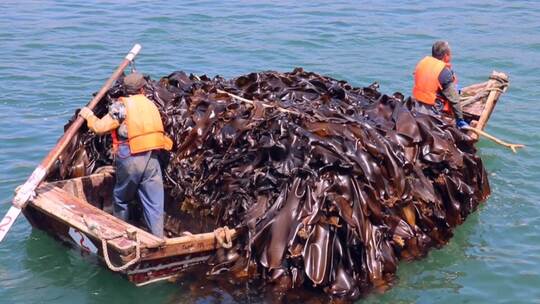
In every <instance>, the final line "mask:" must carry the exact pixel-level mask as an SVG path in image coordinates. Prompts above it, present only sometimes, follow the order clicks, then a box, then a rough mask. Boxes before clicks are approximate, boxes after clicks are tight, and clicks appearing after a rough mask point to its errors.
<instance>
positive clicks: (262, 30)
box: [0, 0, 540, 303]
mask: <svg viewBox="0 0 540 304" xmlns="http://www.w3.org/2000/svg"><path fill="white" fill-rule="evenodd" d="M0 12H1V13H0V92H1V96H0V212H1V213H2V215H3V214H4V212H6V211H7V209H8V208H9V206H10V200H11V198H12V193H13V189H14V188H15V187H16V186H17V185H19V184H21V183H23V182H24V181H25V179H26V178H27V177H28V175H29V174H30V172H31V171H32V170H33V168H34V167H35V166H36V165H37V164H38V163H39V162H40V160H41V159H42V158H43V157H44V156H45V154H46V153H47V152H48V151H49V149H50V148H51V147H52V146H53V145H54V143H55V141H56V140H57V139H58V138H59V136H60V135H61V133H62V131H63V125H64V123H65V122H66V121H67V119H68V118H69V117H70V116H71V115H72V113H73V111H74V110H75V109H76V108H78V107H80V106H81V105H83V104H86V103H87V102H88V100H89V98H90V96H91V94H92V93H93V92H95V91H97V90H98V89H99V87H100V86H101V84H102V83H103V82H104V80H105V79H106V78H107V77H108V76H109V74H110V73H111V72H112V71H113V69H114V68H115V67H116V65H117V64H118V63H119V61H120V60H121V58H122V57H123V55H124V54H125V53H126V52H127V50H129V49H130V47H131V46H132V45H133V44H134V43H136V42H137V43H141V44H142V45H143V50H142V52H141V53H140V55H139V57H138V59H137V68H138V69H139V70H140V71H143V72H144V73H147V74H150V75H151V76H152V77H153V78H158V77H161V76H164V75H167V74H168V73H170V72H172V71H175V70H180V69H181V70H185V71H187V72H191V73H195V74H207V75H209V76H213V75H216V74H220V75H222V76H225V77H233V76H238V75H241V74H245V73H249V72H252V71H261V70H270V69H271V70H279V71H290V70H292V69H293V68H294V67H297V66H301V67H304V68H305V69H306V70H311V71H314V72H318V73H321V74H326V75H330V76H332V77H335V78H339V79H345V80H347V81H349V82H351V83H352V84H353V85H356V86H366V85H369V84H370V83H372V82H373V81H378V82H379V83H380V84H381V91H383V92H385V93H393V92H394V91H401V92H403V93H405V94H407V95H408V94H409V93H410V88H411V82H412V70H413V68H414V65H415V64H416V62H417V60H419V59H420V58H421V57H422V56H424V55H426V54H428V53H429V51H430V47H431V44H432V43H433V42H434V41H435V40H437V39H446V40H449V41H450V42H451V45H452V47H453V53H454V67H455V70H456V71H457V73H458V74H459V80H460V83H461V85H467V84H471V83H476V82H480V81H484V80H485V79H486V78H487V77H488V76H489V74H490V73H491V71H492V70H500V71H503V72H506V73H507V74H509V75H510V77H511V84H510V88H509V90H508V92H507V93H506V94H505V96H504V97H503V98H502V100H501V102H500V103H499V104H498V106H497V108H496V112H495V113H494V114H493V116H492V119H491V121H490V123H489V126H488V128H487V130H488V131H489V132H491V133H493V134H494V135H496V136H500V137H502V138H507V139H509V140H512V141H516V142H522V143H525V144H526V145H527V147H526V148H525V149H524V150H522V151H520V152H519V153H518V154H512V153H511V152H510V151H509V150H505V149H503V148H501V147H499V146H496V145H495V144H493V143H491V142H487V141H481V142H480V144H479V148H480V152H479V153H480V154H481V156H482V159H483V160H484V162H485V165H486V168H487V170H488V172H489V177H490V183H491V186H492V192H493V194H492V196H491V197H490V199H489V200H488V201H487V203H486V204H485V205H483V206H482V207H481V208H480V209H479V210H478V211H477V212H476V213H474V214H473V215H471V216H470V217H469V219H468V220H467V222H466V223H465V224H464V225H462V226H461V227H459V229H457V230H456V234H455V237H454V238H453V239H452V240H451V241H450V243H449V244H448V245H447V246H446V247H444V248H443V249H441V250H434V251H432V252H431V253H430V254H429V255H428V257H427V258H425V259H423V260H421V261H415V262H411V263H401V264H400V268H399V272H398V276H399V280H398V281H397V282H396V285H395V286H394V288H393V289H391V290H390V291H388V292H386V293H385V294H372V295H369V296H368V297H367V298H365V299H362V300H360V302H368V303H435V302H436V303H540V233H539V228H538V227H540V204H539V202H538V201H537V197H538V195H539V194H540V189H539V179H540V166H539V164H538V160H539V159H538V152H539V144H538V141H539V139H540V135H539V132H540V127H539V124H538V117H539V114H540V111H539V110H538V108H539V102H538V101H539V97H538V96H539V95H540V77H539V75H540V72H539V71H540V35H539V33H540V3H539V2H537V1H499V0H492V1H481V0H474V1H444V2H443V1H440V2H439V1H434V2H429V3H428V2H426V1H403V0H399V1H388V2H383V1H332V2H327V1H321V0H317V1H309V2H308V1H306V2H301V1H278V2H271V1H239V2H228V1H166V2H157V1H126V0H121V1H67V0H66V1H47V0H44V1H6V0H4V1H1V2H0ZM206 288H207V289H208V291H207V292H206V294H205V296H200V295H199V294H200V293H196V292H194V290H193V288H192V287H191V285H190V284H187V283H181V282H180V283H176V284H173V283H160V284H157V285H151V286H147V287H143V288H136V287H134V286H133V285H131V284H130V283H129V282H127V281H126V280H125V279H123V278H121V277H120V276H118V275H115V274H113V273H111V272H109V271H107V270H105V269H103V268H101V267H99V266H98V265H97V264H96V263H95V262H94V261H93V260H92V259H90V258H88V257H84V256H81V255H80V253H79V252H78V251H75V250H72V249H68V248H66V247H64V246H62V245H61V244H59V243H58V242H56V241H55V240H53V239H52V238H50V237H49V236H47V235H46V234H44V233H42V232H40V231H32V229H31V227H30V225H29V224H28V222H27V221H26V219H24V218H22V217H21V218H19V220H18V221H17V222H16V224H15V225H14V226H13V228H12V230H11V232H10V233H9V235H8V236H7V239H6V240H4V241H3V242H2V243H1V244H0V303H192V302H198V303H220V302H227V303H236V302H240V303H244V302H260V301H263V298H260V297H257V296H254V297H252V295H254V294H255V295H256V294H257V291H256V290H254V289H250V286H246V287H245V289H244V290H243V291H238V292H234V293H232V292H230V291H226V290H222V289H220V288H219V287H217V285H216V286H213V285H208V286H207V287H206ZM253 288H255V287H253ZM243 292H245V293H246V295H242V294H243ZM248 294H249V296H248Z"/></svg>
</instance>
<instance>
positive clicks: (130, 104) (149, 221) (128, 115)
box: [79, 73, 172, 237]
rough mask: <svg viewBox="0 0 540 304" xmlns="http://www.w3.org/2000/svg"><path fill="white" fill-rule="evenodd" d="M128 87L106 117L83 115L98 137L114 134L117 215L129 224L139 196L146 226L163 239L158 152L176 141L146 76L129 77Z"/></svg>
mask: <svg viewBox="0 0 540 304" xmlns="http://www.w3.org/2000/svg"><path fill="white" fill-rule="evenodd" d="M124 85H125V88H126V93H127V97H120V98H119V99H118V101H116V102H114V103H113V104H112V105H111V106H110V108H109V113H108V114H107V115H105V116H104V117H103V118H101V119H99V118H97V117H96V116H95V115H94V113H93V112H92V111H91V110H90V109H88V108H87V107H84V108H82V109H81V111H80V113H79V115H81V116H82V117H83V118H85V119H86V121H87V125H88V128H89V129H90V130H92V131H93V132H95V133H96V134H105V133H108V132H111V135H112V138H113V150H114V155H115V160H114V163H115V167H116V184H115V186H114V193H113V197H114V209H113V214H114V216H116V217H118V218H120V219H122V220H124V221H127V220H128V218H129V208H128V204H129V202H131V201H133V200H134V199H135V195H136V194H137V193H138V194H139V198H140V201H141V203H142V205H143V217H144V221H145V223H146V225H147V226H148V228H149V229H150V231H151V232H152V234H154V235H156V236H159V237H163V221H164V189H163V179H162V175H161V167H160V164H159V161H158V157H157V152H158V150H160V149H165V150H170V149H171V147H172V141H171V139H170V138H168V137H167V136H166V135H165V133H164V129H163V123H162V121H161V116H160V114H159V111H158V109H157V107H156V106H155V105H154V103H153V102H152V101H150V100H149V99H148V98H146V96H145V95H144V86H145V85H146V80H145V79H144V77H143V75H142V74H140V73H131V74H129V75H128V76H126V77H125V78H124Z"/></svg>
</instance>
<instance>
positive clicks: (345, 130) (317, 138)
mask: <svg viewBox="0 0 540 304" xmlns="http://www.w3.org/2000/svg"><path fill="white" fill-rule="evenodd" d="M147 89H148V90H147V91H148V95H149V98H150V99H152V100H154V101H155V103H156V105H157V106H158V108H159V109H160V111H161V114H162V117H163V119H164V125H165V128H166V130H167V132H168V133H169V134H170V135H171V136H172V138H173V139H174V141H175V146H174V148H173V150H172V153H171V156H170V160H169V165H168V167H167V169H166V170H165V183H166V190H167V193H168V195H169V196H170V197H171V198H172V199H173V200H174V201H180V202H182V204H183V206H182V209H183V210H185V211H188V212H192V213H194V214H208V215H211V216H213V217H214V218H216V219H217V220H218V222H217V225H218V226H224V225H228V226H229V227H238V228H240V229H241V230H242V231H244V233H243V234H242V238H241V239H240V240H239V242H238V244H237V247H236V248H235V250H239V251H240V252H241V253H243V254H241V255H232V256H234V257H235V259H237V258H238V257H239V256H245V257H247V258H246V259H238V260H236V261H225V262H224V264H221V265H219V267H225V268H227V267H229V266H230V265H233V264H234V262H236V263H237V264H241V263H243V265H245V264H246V263H250V264H251V265H256V268H257V269H258V272H257V273H259V274H262V277H264V278H266V279H267V280H268V281H270V282H274V283H276V284H279V285H280V286H285V287H286V288H294V287H299V286H302V285H303V284H308V285H313V286H317V287H320V288H321V289H324V291H325V292H327V293H328V294H330V295H334V296H340V297H350V298H355V297H357V296H359V294H361V293H362V292H363V291H364V290H366V289H369V288H371V287H384V286H387V285H388V283H389V282H391V280H392V278H393V277H394V275H395V273H396V268H397V261H398V260H399V259H413V258H418V257H421V256H423V255H425V254H426V252H427V250H428V249H430V248H432V247H439V246H442V245H444V244H445V243H446V242H447V241H448V239H449V238H450V237H451V236H452V229H453V228H454V227H455V226H456V225H458V224H460V223H462V222H463V220H464V219H465V218H466V216H467V215H468V214H470V213H471V212H472V211H473V210H474V209H475V208H476V207H477V206H478V204H479V203H480V202H481V201H483V200H485V199H486V198H487V196H488V195H489V192H490V189H489V183H488V180H487V176H486V172H485V170H484V168H483V165H482V161H481V159H480V158H479V157H478V156H476V154H475V152H476V151H475V148H474V146H473V141H472V140H471V138H469V137H468V136H466V135H465V134H463V133H462V132H461V131H459V130H458V129H456V128H455V127H454V126H453V125H450V124H447V123H446V122H444V121H442V120H440V119H438V118H436V117H432V116H428V115H424V114H421V113H416V112H415V111H414V110H411V105H410V101H409V100H404V99H403V95H401V94H400V93H395V94H394V95H393V96H388V95H383V94H381V93H379V91H378V89H377V85H376V84H374V85H371V86H369V87H367V88H355V87H352V86H351V85H350V84H348V83H347V82H345V81H337V80H335V79H332V78H329V77H324V76H321V75H318V74H315V73H310V72H305V71H304V70H302V69H295V70H294V71H292V72H290V73H278V72H262V73H251V74H248V75H244V76H240V77H237V78H234V79H231V80H227V79H223V78H221V77H215V78H213V79H210V78H208V77H206V76H202V77H197V76H194V75H190V76H188V75H186V74H185V73H183V72H174V73H172V74H170V75H169V76H167V77H164V78H162V79H160V80H159V81H157V82H155V81H149V84H148V88H147ZM122 90H123V88H122V85H121V82H119V83H118V84H117V85H116V86H115V87H114V88H113V89H111V91H110V92H109V95H108V96H107V97H106V98H105V100H104V101H103V102H102V103H101V108H100V109H98V110H97V111H96V113H105V112H106V107H107V104H109V103H110V102H111V100H112V99H113V98H115V97H117V96H119V95H120V94H121V93H122ZM233 95H236V96H239V97H241V98H236V97H234V96H233ZM244 99H247V100H244ZM83 147H84V148H83ZM109 148H110V142H109V140H107V139H105V138H104V137H99V136H94V135H92V134H90V133H88V132H87V131H86V130H83V131H82V132H81V134H79V138H78V142H77V144H76V145H74V147H73V149H72V151H78V150H81V149H82V150H84V153H85V157H86V158H87V161H86V163H85V164H86V171H87V172H86V173H90V172H92V171H93V170H96V168H97V167H99V166H101V165H104V164H108V163H111V155H110V153H109V152H108V151H109V150H108V149H109ZM80 153H82V152H80ZM72 165H74V164H73V163H70V162H69V161H68V162H66V163H65V168H64V169H63V170H58V171H57V172H56V173H55V174H57V175H58V177H59V178H66V177H67V176H68V175H69V174H72V173H71V172H73V170H68V169H66V168H71V167H70V166H72ZM224 265H229V266H224Z"/></svg>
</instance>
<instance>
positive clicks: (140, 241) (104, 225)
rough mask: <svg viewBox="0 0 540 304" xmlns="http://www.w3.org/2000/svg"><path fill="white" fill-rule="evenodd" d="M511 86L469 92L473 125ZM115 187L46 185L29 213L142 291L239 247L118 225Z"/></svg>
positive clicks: (196, 227) (196, 235) (104, 182)
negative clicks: (219, 252)
mask: <svg viewBox="0 0 540 304" xmlns="http://www.w3.org/2000/svg"><path fill="white" fill-rule="evenodd" d="M507 86H508V77H507V76H506V75H505V74H504V73H498V72H493V73H492V75H491V76H490V78H489V80H488V81H486V82H484V83H480V84H475V85H472V86H469V87H466V88H463V90H462V105H463V107H464V112H465V116H466V118H468V119H469V120H471V125H473V126H475V127H476V128H478V129H484V128H485V126H486V124H487V122H488V120H489V118H490V115H491V113H492V112H493V110H494V107H495V105H496V104H497V101H498V100H499V97H500V96H501V94H503V93H504V92H505V90H506V88H507ZM472 136H476V134H472ZM113 185H114V169H113V168H112V167H104V168H101V170H99V172H98V173H95V174H92V175H89V176H84V177H79V178H73V179H68V180H62V181H48V180H47V179H46V180H45V181H44V182H43V183H41V185H40V186H39V187H38V188H37V189H36V195H35V197H33V198H32V199H31V200H30V202H29V204H28V205H27V207H26V208H25V209H24V210H23V213H24V215H25V216H26V218H27V219H28V221H29V222H30V223H31V225H32V226H33V227H35V228H38V229H41V230H43V231H46V232H47V233H49V234H50V235H52V236H53V237H55V238H58V239H60V240H61V241H63V242H64V243H66V244H69V245H71V246H73V247H75V248H77V249H78V250H81V251H83V252H86V253H90V254H93V255H95V256H97V257H98V258H99V260H100V261H101V262H102V263H104V264H105V265H107V267H108V268H109V269H110V270H112V271H115V272H118V273H121V274H122V275H124V276H126V277H127V279H128V280H130V281H131V282H133V283H135V284H136V285H145V284H149V283H152V282H156V281H160V280H165V279H171V278H174V277H175V276H178V275H179V274H180V273H181V272H182V271H184V270H186V269H188V268H190V267H192V266H194V265H197V264H201V263H205V262H207V260H208V259H209V258H210V257H211V256H212V255H214V254H215V252H216V250H218V249H219V248H228V247H230V246H231V245H232V244H233V243H234V239H235V237H236V236H237V233H238V232H237V231H236V230H234V229H228V228H227V227H213V226H212V225H211V223H210V224H209V223H203V222H204V221H202V222H201V220H200V219H193V218H191V219H190V218H189V217H188V216H186V217H184V218H183V220H185V222H184V223H183V225H184V226H183V227H184V229H185V228H186V226H189V229H188V230H189V231H190V233H185V235H182V236H178V237H172V238H158V237H156V236H154V235H152V234H150V233H148V232H147V231H145V230H143V229H140V228H138V227H136V226H135V225H132V224H130V223H127V222H124V221H122V220H120V219H117V218H115V217H114V216H112V215H111V213H112V188H113ZM166 205H167V204H166ZM166 211H167V210H166ZM168 224H170V225H173V224H174V225H176V224H178V223H170V222H169V223H168Z"/></svg>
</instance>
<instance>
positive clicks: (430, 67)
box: [413, 56, 455, 113]
mask: <svg viewBox="0 0 540 304" xmlns="http://www.w3.org/2000/svg"><path fill="white" fill-rule="evenodd" d="M450 66H451V65H450V64H447V63H445V62H444V61H442V60H439V59H437V58H434V57H432V56H426V57H424V58H423V59H422V60H420V62H418V64H417V65H416V69H415V70H414V87H413V97H414V98H415V99H416V100H418V101H419V102H422V103H424V104H427V105H435V101H436V100H437V99H440V100H442V101H443V102H444V108H443V111H444V112H446V113H452V108H451V107H450V103H449V102H448V100H446V98H444V97H443V96H440V95H438V94H437V93H438V92H439V91H440V90H442V86H441V84H440V82H439V74H440V73H441V72H442V70H443V69H444V68H445V67H450ZM454 82H455V77H454Z"/></svg>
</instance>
